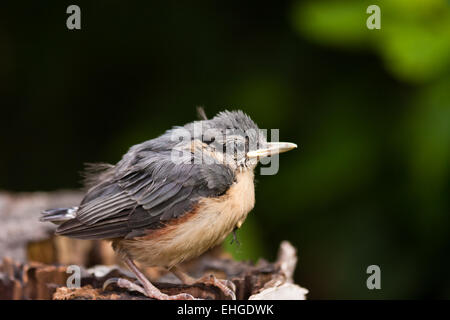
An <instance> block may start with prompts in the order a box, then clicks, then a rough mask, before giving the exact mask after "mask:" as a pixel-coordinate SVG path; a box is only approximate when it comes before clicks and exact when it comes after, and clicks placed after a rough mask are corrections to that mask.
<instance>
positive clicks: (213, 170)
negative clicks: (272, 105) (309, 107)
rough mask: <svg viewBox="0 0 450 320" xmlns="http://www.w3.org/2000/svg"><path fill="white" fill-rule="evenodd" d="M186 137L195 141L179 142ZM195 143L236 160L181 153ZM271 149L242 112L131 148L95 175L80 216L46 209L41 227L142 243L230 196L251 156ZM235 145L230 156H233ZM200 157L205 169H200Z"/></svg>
mask: <svg viewBox="0 0 450 320" xmlns="http://www.w3.org/2000/svg"><path fill="white" fill-rule="evenodd" d="M199 126H201V127H202V129H201V130H196V129H198V127H199ZM186 132H189V134H190V136H191V140H190V141H183V142H181V143H180V141H179V140H177V139H174V137H178V136H180V135H183V134H185V133H186ZM193 142H200V143H201V145H202V146H207V147H208V148H211V149H213V150H214V149H216V150H221V151H225V152H228V153H230V154H231V155H232V157H231V158H232V159H231V160H230V159H227V160H226V161H227V162H226V163H223V161H219V160H218V159H217V158H216V157H214V156H212V155H210V154H208V153H201V154H199V153H197V152H196V150H193V151H191V152H187V153H186V152H185V153H182V151H183V150H184V151H186V150H189V149H188V148H189V146H190V145H191V144H192V143H193ZM265 142H266V140H265V137H264V136H263V135H262V134H260V132H259V129H258V127H257V126H256V124H255V123H254V122H253V121H252V120H251V119H250V118H249V117H248V116H247V115H245V114H244V113H243V112H242V111H234V112H229V111H225V112H221V113H219V114H218V115H217V116H216V117H214V118H213V119H210V120H202V121H195V122H192V123H189V124H186V125H185V126H183V127H174V128H173V129H171V130H168V131H167V132H165V133H164V134H163V135H161V136H160V137H158V138H155V139H152V140H148V141H146V142H143V143H141V144H138V145H135V146H133V147H131V148H130V150H129V151H128V152H127V153H126V154H125V155H124V156H123V158H122V160H121V161H119V162H118V163H117V164H116V165H115V166H112V165H102V166H101V167H100V170H98V172H96V173H95V174H94V175H92V174H91V175H90V176H89V177H88V180H89V181H88V184H89V186H90V188H89V190H88V192H87V194H86V195H85V197H84V199H83V200H82V202H81V204H80V205H79V206H78V207H77V208H76V209H73V208H71V209H53V210H47V211H45V212H44V213H43V216H42V218H41V220H43V221H52V222H55V223H58V224H60V225H59V226H58V228H57V230H56V233H57V234H59V235H65V236H69V237H74V238H80V239H112V238H127V239H128V238H133V237H139V236H143V235H145V234H146V232H147V231H148V230H149V229H157V228H160V227H162V226H164V224H165V223H166V222H167V221H170V220H173V219H177V218H179V217H181V216H183V215H184V214H186V213H187V212H190V211H192V210H193V209H194V208H195V205H196V204H197V203H198V201H199V200H200V199H201V198H204V197H217V196H220V195H223V194H224V193H225V192H226V191H227V190H228V189H229V187H230V186H231V185H232V184H233V182H234V181H235V170H234V169H236V168H239V167H240V166H241V167H242V166H246V165H247V163H246V161H247V160H246V159H245V153H246V152H248V151H249V150H252V149H256V148H257V147H258V146H260V145H261V144H264V143H265ZM230 145H231V146H232V148H233V150H232V151H231V152H230V150H226V149H227V147H228V146H230ZM178 151H179V152H180V153H182V155H181V156H180V158H179V161H176V162H174V161H173V159H172V158H171V156H172V155H173V152H178ZM199 157H202V160H203V162H202V163H196V160H199V159H198V158H199ZM230 161H231V162H230ZM253 164H254V163H253Z"/></svg>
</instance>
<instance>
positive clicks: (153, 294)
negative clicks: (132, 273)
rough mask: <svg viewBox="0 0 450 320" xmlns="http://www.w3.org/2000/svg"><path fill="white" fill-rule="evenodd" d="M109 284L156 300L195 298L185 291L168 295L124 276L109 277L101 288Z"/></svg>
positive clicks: (104, 288)
mask: <svg viewBox="0 0 450 320" xmlns="http://www.w3.org/2000/svg"><path fill="white" fill-rule="evenodd" d="M111 284H115V285H117V286H118V287H120V288H124V289H127V290H129V291H137V292H140V293H142V294H143V295H145V296H147V297H149V298H152V299H157V300H195V298H194V297H193V296H192V295H190V294H187V293H180V294H176V295H173V296H169V295H167V294H165V293H162V292H161V291H159V290H158V289H157V288H156V287H155V286H153V285H151V286H146V285H145V284H144V286H143V287H141V286H140V285H138V284H136V283H134V282H131V281H130V280H128V279H124V278H110V279H108V280H106V281H105V282H104V284H103V290H106V288H107V287H108V286H109V285H111Z"/></svg>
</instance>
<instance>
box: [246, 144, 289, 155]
mask: <svg viewBox="0 0 450 320" xmlns="http://www.w3.org/2000/svg"><path fill="white" fill-rule="evenodd" d="M295 148H297V145H296V144H295V143H290V142H268V143H267V144H266V145H265V148H262V149H258V150H254V151H249V152H248V153H247V158H249V159H251V158H264V157H269V156H273V155H274V154H278V153H283V152H286V151H289V150H292V149H295Z"/></svg>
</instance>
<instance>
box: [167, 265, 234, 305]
mask: <svg viewBox="0 0 450 320" xmlns="http://www.w3.org/2000/svg"><path fill="white" fill-rule="evenodd" d="M170 271H171V272H172V273H173V274H174V275H176V276H177V278H178V279H180V280H181V282H183V283H184V284H187V285H193V284H196V283H202V284H206V285H211V286H215V287H217V288H219V289H220V290H221V291H222V292H223V293H224V294H225V295H226V296H228V297H230V298H231V299H232V300H236V293H235V292H236V286H235V285H234V283H233V282H232V281H230V280H227V279H217V278H216V277H215V276H214V275H213V274H206V275H204V276H203V277H201V278H199V279H194V278H192V277H191V276H190V275H188V274H186V273H185V272H183V271H182V270H181V269H180V268H178V267H176V266H175V267H173V268H172V269H171V270H170Z"/></svg>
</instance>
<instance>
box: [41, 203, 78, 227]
mask: <svg viewBox="0 0 450 320" xmlns="http://www.w3.org/2000/svg"><path fill="white" fill-rule="evenodd" d="M77 210H78V207H72V208H57V209H49V210H44V211H42V213H41V214H42V216H41V218H40V219H39V220H40V221H50V222H53V223H54V224H57V225H60V224H61V223H63V222H65V221H68V220H71V219H73V218H75V217H76V214H77Z"/></svg>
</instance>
